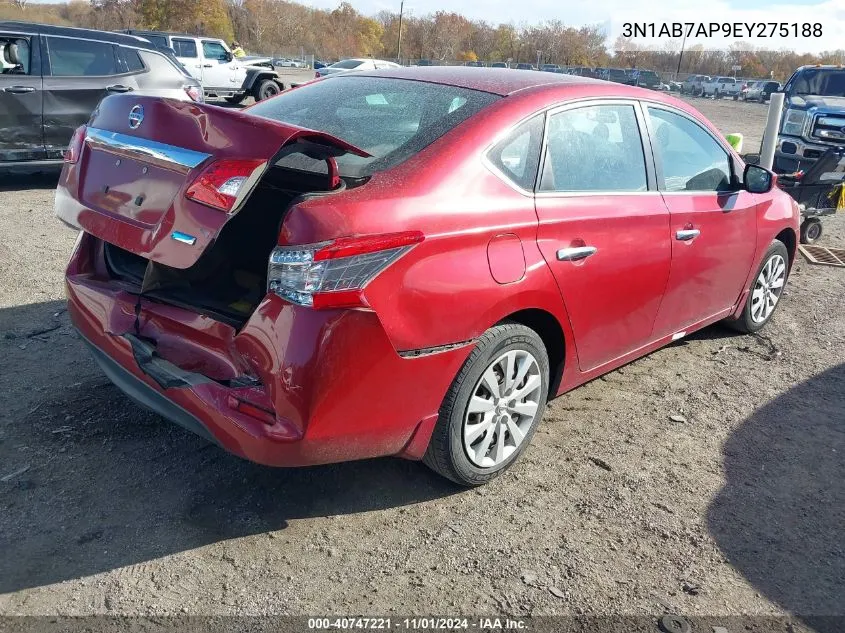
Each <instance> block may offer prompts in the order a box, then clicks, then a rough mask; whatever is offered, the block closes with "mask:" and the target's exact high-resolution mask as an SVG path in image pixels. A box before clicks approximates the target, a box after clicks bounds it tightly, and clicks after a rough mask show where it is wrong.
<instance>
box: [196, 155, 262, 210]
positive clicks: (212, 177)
mask: <svg viewBox="0 0 845 633" xmlns="http://www.w3.org/2000/svg"><path fill="white" fill-rule="evenodd" d="M265 164H266V163H265V161H263V160H258V159H252V158H247V159H224V160H218V161H215V162H213V163H211V164H210V165H209V166H208V167H206V168H205V169H204V170H203V171H202V173H201V174H200V175H199V177H197V179H196V180H195V181H194V183H193V184H192V185H191V186H190V187H188V190H187V191H186V192H185V197H186V198H189V199H190V200H194V201H195V202H200V203H202V204H204V205H207V206H209V207H213V208H215V209H220V210H221V211H225V212H226V213H231V212H232V211H233V210H234V209H235V208H236V207H237V206H238V204H240V202H241V201H242V200H243V198H244V196H245V195H246V194H247V193H248V192H249V190H250V189H251V188H252V185H253V184H254V183H255V181H256V180H258V177H259V176H260V175H261V171H262V169H263V168H264V165H265Z"/></svg>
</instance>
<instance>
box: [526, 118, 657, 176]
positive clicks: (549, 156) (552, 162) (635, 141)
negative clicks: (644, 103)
mask: <svg viewBox="0 0 845 633" xmlns="http://www.w3.org/2000/svg"><path fill="white" fill-rule="evenodd" d="M548 128H549V129H548V132H547V143H546V156H545V161H544V164H543V173H542V176H541V180H540V189H541V190H542V191H631V192H634V191H646V190H647V188H648V184H647V178H646V164H645V156H644V154H643V143H642V138H641V136H640V128H639V125H638V124H637V116H636V114H635V112H634V106H632V105H595V106H585V107H582V108H573V109H572V110H564V111H562V112H556V113H555V114H552V115H551V116H550V117H549V123H548Z"/></svg>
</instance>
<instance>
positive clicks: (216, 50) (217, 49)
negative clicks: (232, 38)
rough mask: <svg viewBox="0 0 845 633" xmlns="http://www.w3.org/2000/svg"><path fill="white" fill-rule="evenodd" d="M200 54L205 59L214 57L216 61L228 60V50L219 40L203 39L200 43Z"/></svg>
mask: <svg viewBox="0 0 845 633" xmlns="http://www.w3.org/2000/svg"><path fill="white" fill-rule="evenodd" d="M202 54H203V57H205V58H206V59H216V60H218V61H228V58H229V55H228V51H227V50H226V49H225V48H224V47H223V45H222V44H221V43H220V42H209V41H207V40H204V41H203V43H202Z"/></svg>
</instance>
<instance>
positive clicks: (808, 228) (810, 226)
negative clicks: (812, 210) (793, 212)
mask: <svg viewBox="0 0 845 633" xmlns="http://www.w3.org/2000/svg"><path fill="white" fill-rule="evenodd" d="M823 232H824V231H823V229H822V222H821V220H819V219H818V218H808V219H806V220H804V221H803V222H802V223H801V243H802V244H814V243H815V242H818V241H819V239H820V238H821V236H822V233H823Z"/></svg>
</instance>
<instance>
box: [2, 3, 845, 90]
mask: <svg viewBox="0 0 845 633" xmlns="http://www.w3.org/2000/svg"><path fill="white" fill-rule="evenodd" d="M0 19H23V20H30V21H37V22H51V23H58V24H69V25H74V26H82V27H88V28H97V29H105V30H116V29H125V28H139V29H155V30H166V31H175V32H184V33H199V34H202V35H210V36H216V37H222V38H224V39H226V40H227V41H231V40H235V39H237V40H238V41H239V42H240V43H241V45H242V46H243V47H244V48H245V49H246V50H247V51H248V52H250V53H256V54H273V55H285V56H299V55H300V54H302V53H304V54H306V55H314V56H315V58H317V59H323V60H327V61H333V60H338V59H342V58H344V57H369V56H372V57H381V58H384V59H393V60H396V59H399V60H401V61H402V62H404V63H413V62H415V61H417V60H420V59H426V60H431V61H432V62H435V63H459V62H465V61H478V60H480V61H485V62H493V61H511V62H512V63H514V64H516V63H519V62H530V63H533V64H536V63H537V62H538V61H539V63H541V64H543V63H553V64H559V65H561V66H589V67H598V66H601V67H619V68H647V69H653V70H657V71H658V72H661V73H664V74H666V73H671V74H674V73H675V72H676V71H680V74H681V75H686V74H693V73H694V74H707V75H730V74H734V71H733V70H732V67H733V66H740V67H741V70H739V71H736V74H737V75H738V76H743V77H769V76H773V77H774V78H776V79H780V80H783V79H785V78H786V77H788V76H789V75H790V74H791V72H792V71H793V70H794V69H795V68H796V67H797V66H800V65H803V64H812V63H842V62H843V61H845V51H843V50H837V51H830V52H824V53H822V54H820V55H812V54H809V53H797V52H795V51H788V50H779V51H771V50H764V49H752V48H751V47H748V46H741V45H734V46H733V47H731V48H730V49H728V50H716V51H707V50H704V49H703V47H701V46H696V47H692V48H690V49H688V50H685V51H684V52H683V56H681V50H680V42H676V41H670V42H667V43H666V44H665V45H664V47H663V48H662V49H661V50H644V49H641V48H639V47H637V46H636V45H635V44H634V43H633V42H631V41H630V40H625V39H623V38H618V39H617V40H616V41H615V42H613V43H612V45H611V46H610V47H608V45H607V42H606V36H605V33H604V31H603V29H602V28H601V27H600V26H599V25H591V26H581V27H573V26H568V25H566V24H565V23H564V22H563V21H561V20H546V21H544V22H540V23H537V24H527V23H522V24H519V25H516V24H512V23H511V24H491V23H489V22H487V21H484V20H470V19H468V18H467V17H465V16H463V15H461V14H459V13H456V12H454V11H437V12H435V13H432V14H428V15H423V16H415V15H404V16H403V17H402V25H401V31H402V36H401V41H400V37H399V21H400V20H399V14H398V12H391V11H381V12H379V13H378V14H376V15H374V16H366V15H363V14H361V13H359V12H358V11H357V10H356V9H355V8H354V7H353V6H352V5H351V4H350V3H348V2H342V3H341V4H340V5H339V6H338V7H337V8H336V9H334V10H326V9H317V8H313V7H308V6H305V5H302V4H299V3H297V2H289V1H287V0H90V1H86V0H72V1H71V2H69V3H66V4H32V3H30V2H29V1H28V0H7V2H6V3H5V4H0ZM400 49H401V50H400Z"/></svg>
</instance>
